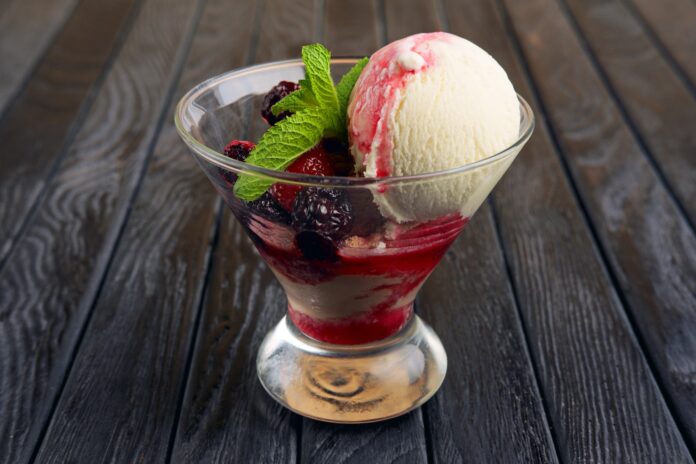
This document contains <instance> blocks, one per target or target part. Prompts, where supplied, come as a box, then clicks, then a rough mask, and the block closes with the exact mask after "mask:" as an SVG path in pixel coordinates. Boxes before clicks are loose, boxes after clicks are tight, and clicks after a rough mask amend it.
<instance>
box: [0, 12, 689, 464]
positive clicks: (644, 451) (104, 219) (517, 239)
mask: <svg viewBox="0 0 696 464" xmlns="http://www.w3.org/2000/svg"><path fill="white" fill-rule="evenodd" d="M431 30H448V31H451V32H453V33H456V34H459V35H462V36H464V37H466V38H469V39H470V40H473V41H474V42H476V43H478V44H479V45H481V46H482V47H483V48H485V49H486V50H488V51H489V52H490V53H491V54H492V55H493V56H494V57H495V58H496V59H498V60H499V61H500V63H501V64H502V65H503V66H504V67H505V69H506V70H507V71H508V73H509V75H510V77H511V79H512V80H513V82H514V84H515V86H516V88H517V90H518V91H519V92H520V93H521V94H522V95H524V96H525V97H526V98H527V99H528V100H529V101H530V102H531V103H532V106H533V107H534V108H535V112H536V115H537V121H538V125H537V129H536V132H535V134H534V136H533V138H532V140H531V142H530V143H529V145H528V146H527V147H526V148H525V150H524V151H523V152H522V154H521V156H519V157H518V159H517V161H516V162H515V164H514V165H513V167H512V168H511V170H510V172H509V173H508V174H507V175H506V177H505V178H504V179H503V180H502V182H501V184H500V185H499V186H498V187H497V188H496V190H495V192H494V193H493V195H492V196H491V199H490V201H489V202H488V203H487V204H486V205H485V206H484V207H483V208H482V209H481V210H480V211H479V213H478V214H477V215H476V217H475V219H474V220H473V221H472V223H471V225H470V226H469V227H468V228H467V229H466V230H465V232H464V233H463V235H462V237H461V238H460V239H459V240H458V241H457V242H456V244H455V246H454V247H453V248H452V250H451V251H450V252H449V253H448V255H447V256H446V258H445V259H444V261H443V263H442V264H441V266H440V267H439V268H438V270H437V271H436V272H435V274H434V275H433V276H432V277H431V279H430V280H429V281H428V282H427V284H426V286H425V288H424V289H423V291H422V292H421V295H420V299H419V305H418V311H419V312H420V314H421V315H422V316H423V317H424V318H425V319H426V320H427V321H429V322H430V323H431V324H432V325H433V326H434V328H435V329H436V331H437V332H438V333H439V334H440V336H441V338H442V340H443V342H444V344H445V346H446V349H447V352H448V354H449V359H450V370H449V372H448V375H447V379H446V381H445V384H444V386H443V388H442V390H441V391H440V392H439V393H438V394H437V395H436V396H435V397H434V398H433V399H432V400H431V401H430V402H429V403H427V404H426V405H425V406H424V407H423V408H421V409H419V410H416V411H414V412H413V413H411V414H408V415H406V416H404V417H401V418H399V419H395V420H392V421H388V422H384V423H378V424H373V425H365V426H336V425H328V424H323V423H319V422H315V421H312V420H307V419H303V418H301V417H299V416H297V415H294V414H292V413H289V412H288V411H287V410H284V409H282V408H281V407H279V406H278V405H276V404H275V403H274V402H273V401H272V400H271V399H270V398H269V397H268V396H267V395H266V394H265V393H264V392H263V390H262V388H261V387H260V385H259V383H258V381H257V379H256V376H255V370H254V356H255V351H256V349H257V347H258V345H259V342H260V340H261V337H262V336H263V335H264V333H265V332H266V331H267V330H269V328H270V327H271V326H272V325H273V324H274V323H275V322H276V321H277V320H278V319H279V317H280V316H281V315H282V313H283V311H284V299H283V296H282V292H281V290H280V288H279V286H278V284H277V283H276V281H275V280H274V278H273V276H272V274H271V273H270V272H269V270H268V268H267V267H266V266H265V265H264V264H263V263H262V262H261V260H260V259H259V258H258V256H257V254H256V253H255V252H253V251H252V248H251V245H250V242H249V241H248V240H247V239H246V237H245V236H243V232H242V231H241V229H240V227H238V226H237V225H236V224H235V222H234V220H233V219H232V218H231V215H230V213H229V212H228V211H226V210H225V209H223V208H222V206H221V202H220V201H219V200H218V199H217V197H216V195H215V193H214V192H213V189H212V188H211V187H210V186H209V185H208V181H207V180H206V179H205V178H204V176H203V174H202V173H201V172H200V171H199V170H198V169H197V167H196V166H195V164H194V161H193V159H192V158H191V157H190V156H189V155H188V154H187V153H186V149H185V147H184V145H183V143H181V142H180V141H179V140H178V137H177V135H176V133H175V130H174V128H173V124H172V113H173V107H174V104H175V102H176V100H177V99H178V98H179V97H180V96H181V95H182V94H183V93H184V92H185V91H186V90H187V89H189V88H190V87H192V86H193V85H194V84H196V83H198V82H200V81H202V80H203V79H205V78H207V77H209V76H212V75H215V74H217V73H220V72H223V71H226V70H229V69H232V68H236V67H239V66H244V65H248V64H251V63H255V62H263V61H269V60H276V59H281V58H287V57H294V56H298V54H299V48H300V46H301V45H302V44H305V43H309V42H313V41H322V42H324V43H325V44H326V45H327V46H328V47H329V48H330V49H331V50H332V51H333V52H334V54H337V55H366V54H369V53H371V52H372V51H374V50H375V49H377V48H378V47H379V46H380V45H382V44H384V43H386V42H387V41H391V40H394V39H397V38H399V37H402V36H405V35H408V34H411V33H415V32H421V31H431ZM0 147H1V148H0V150H1V152H0V462H3V463H24V462H30V461H34V462H39V463H48V462H51V463H68V462H69V463H78V462H79V463H83V462H84V463H98V462H119V463H131V462H138V463H155V462H163V461H167V462H176V463H188V462H205V463H208V462H232V463H266V462H272V463H276V462H277V463H285V462H291V463H292V462H298V463H359V464H367V463H397V462H398V463H411V462H414V463H416V462H418V463H419V462H432V463H447V464H449V463H459V462H467V463H487V462H496V463H498V462H499V463H512V462H541V463H547V462H548V463H550V462H554V463H555V462H564V463H571V462H572V463H575V462H583V463H584V462H597V463H619V462H622V463H623V462H626V463H687V462H693V455H694V452H695V451H696V234H695V225H696V1H695V0H661V1H657V0H524V1H521V0H466V1H464V0H461V1H459V0H432V1H415V0H412V1H410V0H375V1H369V0H362V1H346V0H298V1H286V0H267V1H261V0H234V1H230V0H0Z"/></svg>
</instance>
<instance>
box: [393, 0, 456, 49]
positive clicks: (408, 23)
mask: <svg viewBox="0 0 696 464" xmlns="http://www.w3.org/2000/svg"><path fill="white" fill-rule="evenodd" d="M384 16H385V20H386V27H385V29H386V32H387V38H388V41H389V42H391V41H393V40H397V39H400V38H402V37H406V36H408V35H411V34H417V33H419V32H432V31H440V30H442V28H443V25H442V24H440V23H439V19H438V17H437V8H436V0H420V1H405V0H384Z"/></svg>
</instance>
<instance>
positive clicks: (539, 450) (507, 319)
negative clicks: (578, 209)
mask: <svg viewBox="0 0 696 464" xmlns="http://www.w3.org/2000/svg"><path fill="white" fill-rule="evenodd" d="M495 234H496V231H495V226H494V222H493V219H492V216H491V211H490V208H489V207H488V206H487V205H484V206H482V207H481V209H480V211H479V212H478V213H477V215H476V217H475V218H474V219H473V220H472V222H471V223H470V224H469V225H468V226H467V229H466V230H465V231H464V232H463V234H462V237H461V238H460V239H459V240H458V241H457V242H455V244H454V245H453V247H452V249H451V250H450V252H449V253H448V254H447V255H446V257H445V259H444V260H443V261H442V263H440V266H439V267H438V268H437V269H436V270H435V272H434V273H433V275H432V276H431V277H430V278H429V280H428V282H427V283H426V285H425V287H424V288H423V290H422V291H421V299H420V300H419V301H420V305H419V308H418V309H419V312H420V313H421V315H422V316H423V317H424V319H425V320H426V321H428V322H430V323H431V324H432V326H433V328H434V329H435V331H436V332H437V333H438V334H439V335H440V337H441V338H442V342H443V343H444V345H445V349H446V350H447V355H448V358H449V367H448V371H447V378H446V379H445V382H444V384H443V387H442V391H441V392H440V393H438V394H437V395H435V397H434V398H433V400H432V401H431V402H430V403H428V404H426V405H425V407H424V409H425V414H426V426H427V427H428V433H429V436H430V437H431V440H430V441H431V443H430V447H431V449H432V450H433V461H434V462H437V463H461V462H505V463H512V462H520V463H526V462H539V463H541V462H558V458H557V456H556V451H555V450H554V444H553V439H552V437H551V433H550V430H549V424H548V421H547V419H546V417H545V413H544V406H543V403H542V399H541V396H540V393H539V388H538V385H537V381H536V379H535V376H534V372H533V368H532V364H531V359H530V356H529V353H528V349H527V347H526V343H525V339H524V334H523V332H522V327H521V325H520V320H519V317H518V314H517V308H516V303H515V299H514V296H513V293H512V289H511V287H510V283H509V281H508V278H507V275H506V274H505V272H504V269H505V263H504V261H503V256H502V253H501V249H500V244H499V243H498V241H497V240H496V239H495Z"/></svg>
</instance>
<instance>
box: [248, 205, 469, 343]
mask: <svg viewBox="0 0 696 464" xmlns="http://www.w3.org/2000/svg"><path fill="white" fill-rule="evenodd" d="M467 222H468V218H462V217H461V216H459V215H449V216H445V217H442V218H439V219H436V220H433V221H429V222H426V223H422V224H419V225H416V226H410V227H404V226H400V225H394V224H392V225H391V226H388V227H387V229H391V230H390V231H389V232H387V233H384V234H380V235H379V238H375V237H373V238H372V239H371V241H370V244H369V245H368V244H367V243H366V242H367V241H366V240H364V239H363V240H360V239H357V238H356V239H355V240H354V239H351V238H349V239H347V240H345V241H344V242H342V244H341V246H340V247H339V249H338V252H337V254H336V255H335V256H334V257H333V258H331V259H321V260H317V259H308V258H307V257H306V256H305V255H303V253H302V252H301V251H300V250H299V249H298V248H297V247H296V246H295V244H294V239H293V234H294V232H292V231H291V230H288V229H287V228H286V227H284V226H282V225H278V224H277V223H273V222H271V221H268V220H265V219H263V218H256V220H254V219H252V220H251V221H250V222H249V223H248V227H249V231H250V236H251V237H252V239H253V241H254V243H255V245H256V247H257V249H258V250H259V252H260V254H261V255H262V256H263V258H264V259H265V260H266V262H267V263H268V264H269V266H270V267H271V269H272V270H273V272H274V273H275V274H276V275H277V276H278V279H279V280H280V282H281V283H282V284H283V287H284V288H285V290H286V293H287V296H288V302H289V304H288V306H289V307H288V314H289V317H290V319H291V320H292V321H293V323H294V324H295V325H296V326H297V327H298V328H299V329H300V330H301V331H302V332H303V333H305V334H306V335H308V336H310V337H311V338H314V339H316V340H319V341H323V342H328V343H334V344H346V345H354V344H362V343H369V342H373V341H376V340H381V339H383V338H386V337H389V336H390V335H393V334H394V333H396V332H398V331H399V330H400V329H401V328H402V327H404V325H406V323H407V322H408V321H409V319H410V318H411V316H412V314H413V300H414V298H415V296H416V293H417V292H418V290H419V289H420V287H421V286H422V285H423V282H424V281H425V279H426V278H427V277H428V276H429V275H430V273H431V272H432V271H433V269H434V268H435V266H436V265H437V264H438V263H439V261H440V259H442V257H443V255H444V254H445V252H446V251H447V249H448V248H449V246H450V245H451V244H452V242H453V241H454V240H455V239H456V237H457V236H458V235H459V232H460V231H461V230H462V228H463V227H464V225H465V224H466V223H467Z"/></svg>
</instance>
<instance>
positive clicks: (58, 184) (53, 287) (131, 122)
mask: <svg viewBox="0 0 696 464" xmlns="http://www.w3.org/2000/svg"><path fill="white" fill-rule="evenodd" d="M195 7H196V2H189V1H184V0H181V1H177V2H172V1H170V0H148V1H147V2H146V3H145V5H144V6H143V8H142V10H141V11H140V13H139V15H138V17H137V20H136V22H135V24H134V25H133V29H132V31H131V33H130V34H129V36H128V38H127V40H126V42H125V43H124V45H123V48H122V49H121V51H120V53H119V55H118V57H117V58H116V60H115V62H114V64H113V67H112V69H111V71H110V72H109V74H108V76H107V78H106V80H105V82H104V85H103V86H102V88H101V90H100V92H99V94H98V95H97V97H96V99H95V102H94V105H93V106H92V108H91V110H90V112H89V114H88V115H87V117H86V120H85V123H84V125H83V126H82V128H81V130H80V132H79V133H78V134H77V136H76V141H75V143H74V145H73V146H72V148H71V149H70V151H69V153H68V154H67V156H66V158H65V160H64V161H63V163H62V164H61V165H60V167H59V168H58V170H57V172H56V174H55V176H54V178H53V179H52V181H51V182H50V184H49V186H48V194H47V196H46V198H45V200H44V201H43V202H42V203H41V204H40V205H39V207H38V210H37V213H36V218H35V220H34V221H33V222H32V223H31V226H30V227H29V228H28V229H27V231H26V233H25V234H24V235H23V236H22V238H21V240H20V241H19V242H18V244H17V246H16V248H15V250H14V253H12V255H10V257H9V259H8V261H7V265H6V266H5V268H4V270H3V272H2V273H1V274H0V359H1V360H2V362H1V363H0V369H1V370H0V401H1V406H0V409H2V410H3V414H2V421H1V422H0V436H1V437H2V440H1V445H0V446H1V448H0V461H3V462H17V456H18V455H19V453H20V452H23V453H24V457H27V456H28V453H30V452H31V450H32V449H33V446H34V444H35V442H36V440H38V438H39V435H40V432H41V429H42V428H43V427H44V424H46V420H47V418H48V414H49V413H50V411H51V408H52V406H53V404H54V400H55V397H56V394H57V393H58V391H59V387H60V385H61V382H62V379H63V378H64V375H65V372H66V368H67V367H68V365H69V363H70V359H71V356H72V352H73V350H74V347H75V346H76V344H77V342H78V340H79V336H80V331H81V329H82V327H83V326H84V323H85V321H86V320H87V318H88V315H89V310H90V308H91V306H92V303H93V301H94V298H95V295H96V293H97V291H98V288H99V285H100V282H101V280H102V276H103V273H104V271H105V269H106V265H107V263H108V260H109V257H110V256H111V253H112V248H113V246H114V243H115V241H116V239H117V236H118V232H119V230H120V226H121V224H122V223H123V220H124V218H125V216H126V213H127V210H128V207H129V203H130V197H131V196H132V194H133V192H134V190H135V188H136V186H137V184H138V180H139V177H140V175H141V174H142V172H143V167H144V163H145V161H146V159H147V156H148V154H149V151H150V149H151V144H152V142H153V137H154V136H155V134H156V130H157V126H158V122H159V121H160V120H161V118H162V117H163V114H162V113H163V110H164V109H165V106H164V104H165V103H166V98H167V97H168V96H169V89H171V86H172V85H173V84H170V83H169V82H170V80H171V78H172V77H173V73H174V72H175V71H176V66H175V63H176V62H177V57H178V55H179V54H180V53H181V51H180V49H181V45H182V41H184V42H183V43H185V38H186V35H187V34H186V32H187V31H190V30H191V27H192V24H191V18H193V17H194V16H195V15H194V14H193V13H194V11H195ZM28 392H30V393H28ZM95 406H97V407H98V406H99V405H95ZM78 438H83V437H78ZM46 458H47V459H48V457H46Z"/></svg>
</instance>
